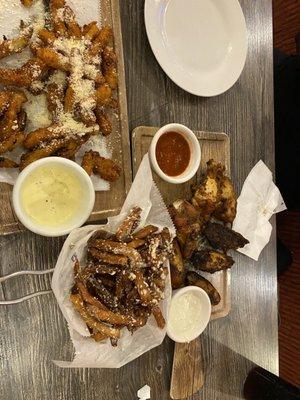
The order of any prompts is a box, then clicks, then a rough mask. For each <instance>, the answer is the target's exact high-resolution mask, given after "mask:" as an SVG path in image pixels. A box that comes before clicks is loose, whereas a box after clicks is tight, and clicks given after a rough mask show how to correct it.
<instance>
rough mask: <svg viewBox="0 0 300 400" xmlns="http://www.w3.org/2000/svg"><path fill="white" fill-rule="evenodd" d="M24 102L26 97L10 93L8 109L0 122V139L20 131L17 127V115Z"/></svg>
mask: <svg viewBox="0 0 300 400" xmlns="http://www.w3.org/2000/svg"><path fill="white" fill-rule="evenodd" d="M26 101H27V97H26V96H25V94H24V93H23V92H17V91H16V92H10V99H9V102H8V107H7V110H6V112H5V114H4V117H3V118H2V120H1V122H0V138H7V137H8V136H9V135H10V134H12V133H16V131H21V130H22V129H21V127H20V126H19V121H18V114H19V113H20V111H21V109H22V105H23V104H24V103H25V102H26Z"/></svg>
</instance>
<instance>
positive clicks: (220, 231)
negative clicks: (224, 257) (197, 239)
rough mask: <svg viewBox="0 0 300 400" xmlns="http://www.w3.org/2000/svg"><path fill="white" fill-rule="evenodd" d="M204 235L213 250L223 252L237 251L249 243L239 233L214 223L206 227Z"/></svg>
mask: <svg viewBox="0 0 300 400" xmlns="http://www.w3.org/2000/svg"><path fill="white" fill-rule="evenodd" d="M204 235H205V237H206V238H207V239H208V241H209V243H210V244H211V245H212V246H213V247H214V248H216V249H221V250H223V251H224V252H227V251H228V250H230V249H232V250H236V249H239V248H241V247H244V246H245V245H246V244H247V243H249V241H248V240H247V239H245V238H244V237H243V236H242V235H241V234H240V233H237V232H235V231H233V230H232V229H230V228H227V227H226V226H224V225H221V224H218V223H215V222H209V223H208V224H207V225H206V227H205V229H204Z"/></svg>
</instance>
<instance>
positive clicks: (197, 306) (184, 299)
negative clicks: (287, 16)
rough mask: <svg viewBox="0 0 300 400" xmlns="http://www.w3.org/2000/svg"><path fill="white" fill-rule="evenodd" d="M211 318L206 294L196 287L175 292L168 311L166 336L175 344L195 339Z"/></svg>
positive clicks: (209, 304) (209, 303)
mask: <svg viewBox="0 0 300 400" xmlns="http://www.w3.org/2000/svg"><path fill="white" fill-rule="evenodd" d="M210 316H211V302H210V299H209V297H208V295H207V293H206V292H205V291H204V290H203V289H201V288H199V287H197V286H187V287H184V288H182V289H178V290H175V291H174V292H173V296H172V299H171V305H170V309H169V315H168V322H167V334H168V336H169V338H171V339H172V340H174V342H177V343H188V342H191V341H192V340H194V339H196V338H197V337H198V336H199V335H201V333H202V332H203V331H204V329H205V328H206V327H207V324H208V322H209V320H210Z"/></svg>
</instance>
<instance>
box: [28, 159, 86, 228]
mask: <svg viewBox="0 0 300 400" xmlns="http://www.w3.org/2000/svg"><path fill="white" fill-rule="evenodd" d="M84 197H85V193H84V191H83V185H82V182H81V181H80V178H79V177H78V175H77V174H76V173H75V172H74V171H73V170H72V169H71V168H68V167H66V166H64V165H62V164H57V165H55V164H54V165H52V164H48V165H41V166H40V167H38V168H36V169H35V170H34V171H32V172H31V173H30V174H29V175H28V176H27V177H26V178H25V180H24V182H23V184H22V186H21V188H20V201H21V206H22V207H23V209H24V211H25V212H26V214H27V215H28V216H29V217H30V218H31V219H32V220H34V221H35V222H36V223H37V224H39V225H42V226H49V227H57V226H62V225H66V223H67V222H68V221H71V220H72V219H73V218H74V217H75V216H76V215H77V214H78V212H80V211H81V210H82V204H83V198H84Z"/></svg>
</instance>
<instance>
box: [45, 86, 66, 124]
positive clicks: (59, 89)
mask: <svg viewBox="0 0 300 400" xmlns="http://www.w3.org/2000/svg"><path fill="white" fill-rule="evenodd" d="M47 89H48V90H47V105H48V110H49V111H50V113H51V115H52V120H53V122H58V119H59V115H60V114H61V113H62V112H63V108H64V107H63V101H64V88H63V85H58V84H57V83H50V84H49V85H48V88H47Z"/></svg>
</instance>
